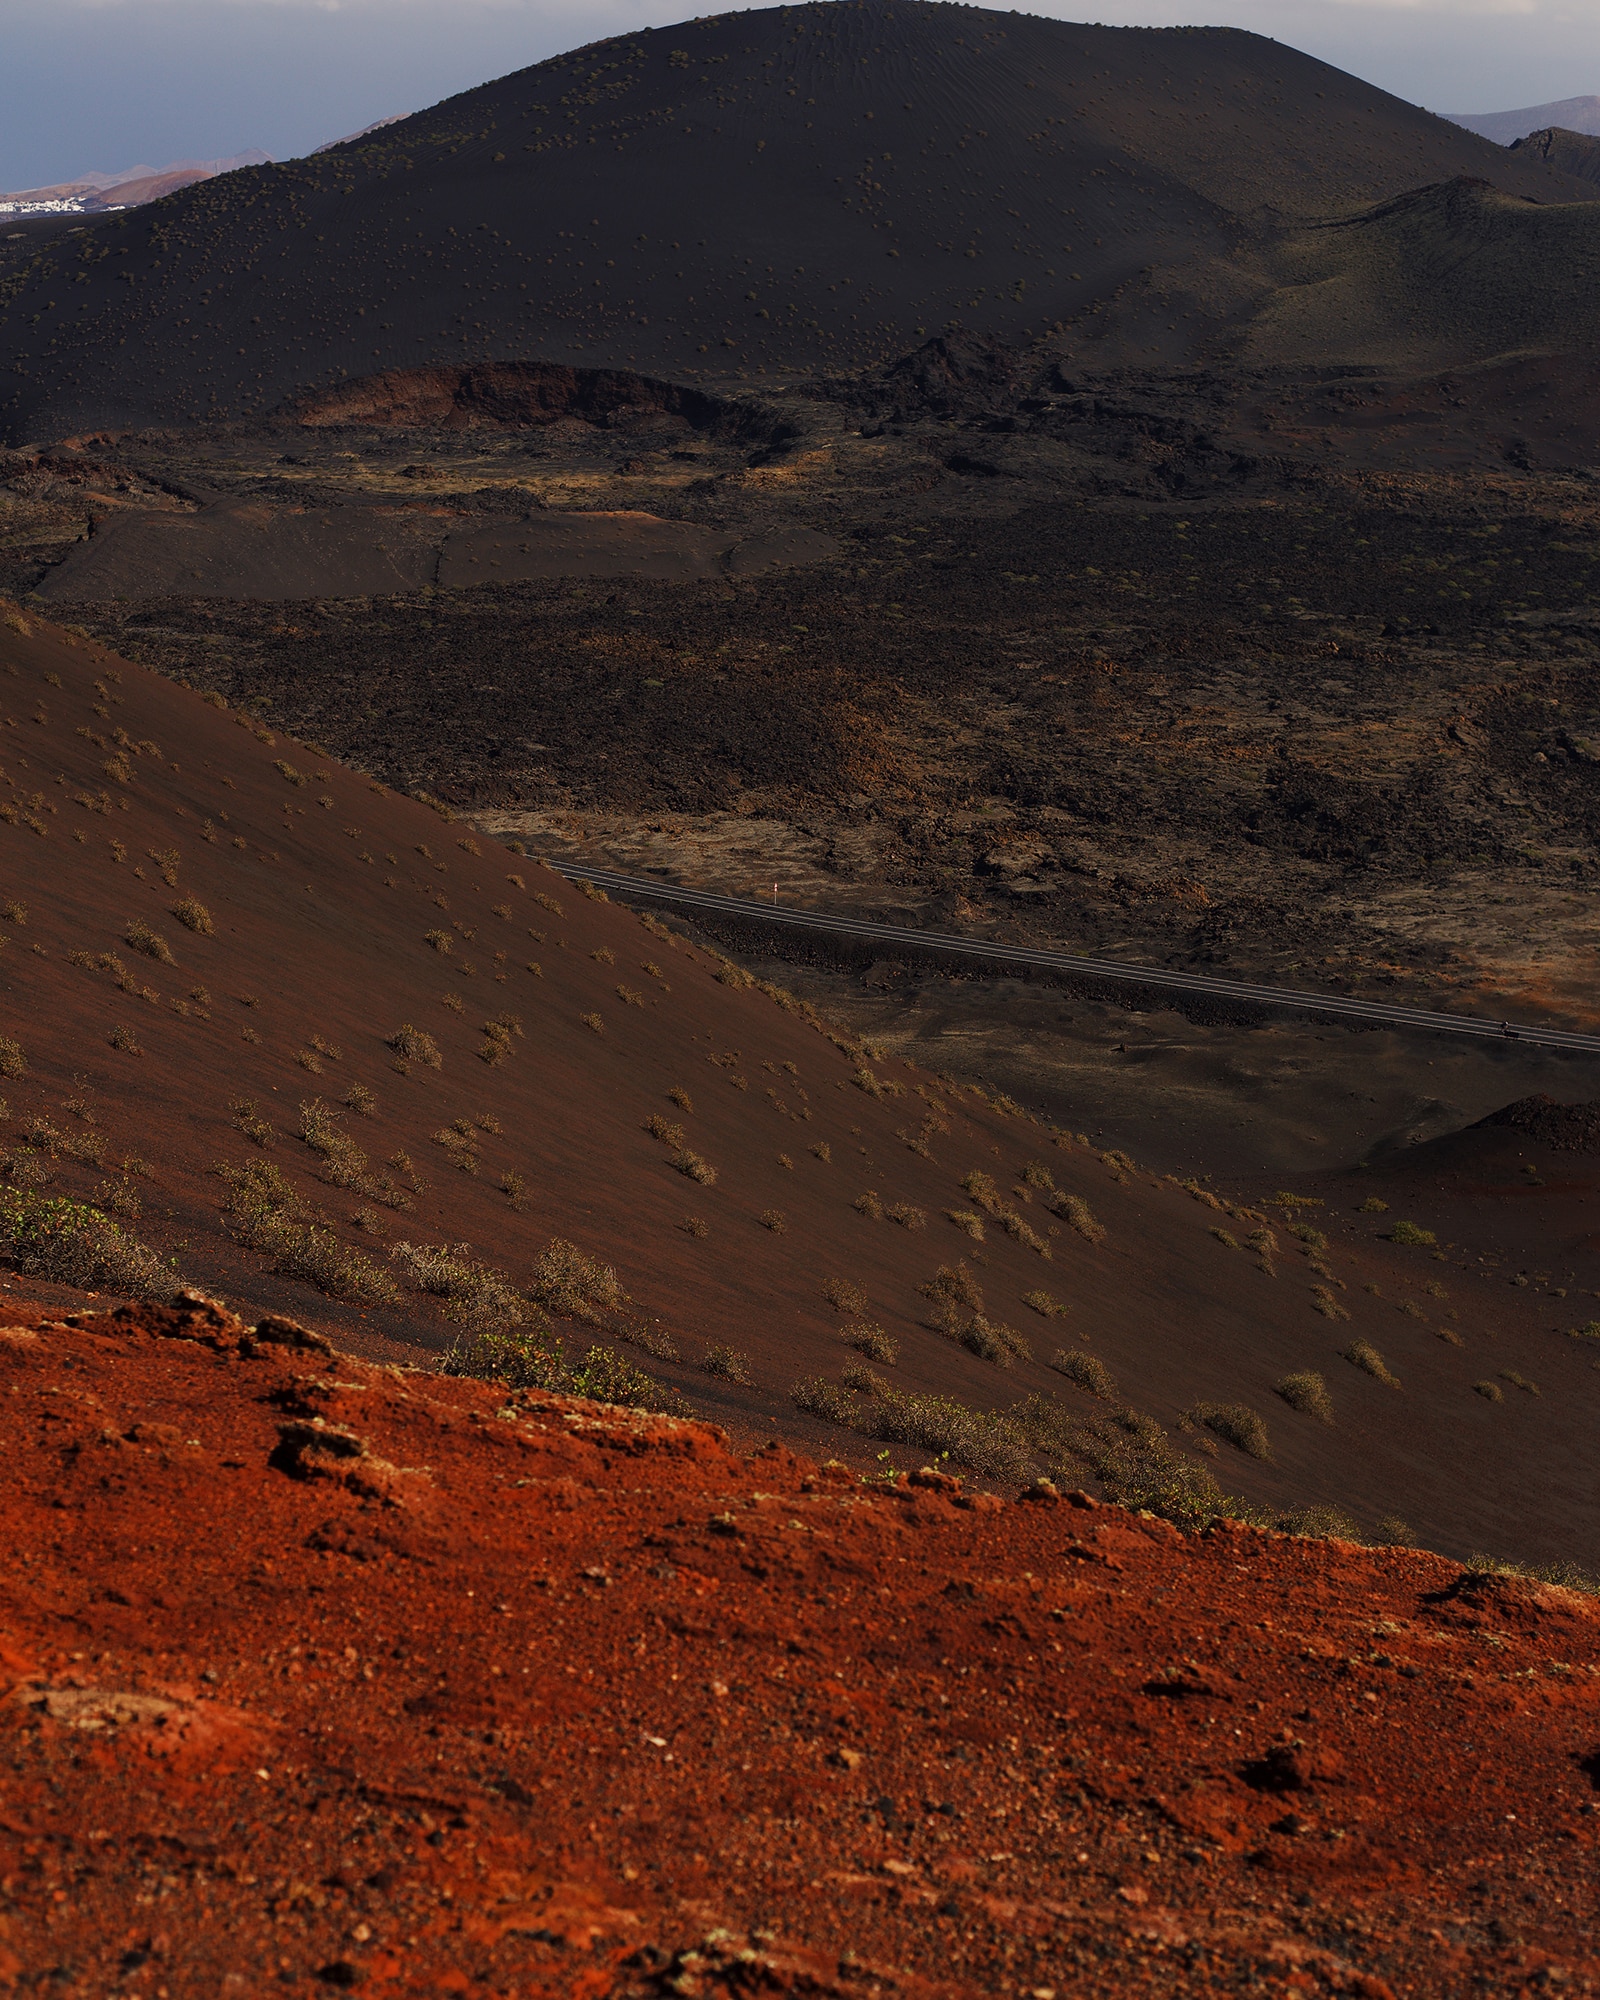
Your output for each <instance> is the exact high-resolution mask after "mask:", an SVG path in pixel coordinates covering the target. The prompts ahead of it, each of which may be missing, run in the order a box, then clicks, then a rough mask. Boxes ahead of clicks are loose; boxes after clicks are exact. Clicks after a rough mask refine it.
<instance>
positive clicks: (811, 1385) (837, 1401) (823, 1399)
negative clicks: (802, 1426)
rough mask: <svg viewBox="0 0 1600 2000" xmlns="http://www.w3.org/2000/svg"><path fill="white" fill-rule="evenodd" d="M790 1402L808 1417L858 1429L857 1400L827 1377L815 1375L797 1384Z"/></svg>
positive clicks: (858, 1412)
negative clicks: (821, 1418) (824, 1419)
mask: <svg viewBox="0 0 1600 2000" xmlns="http://www.w3.org/2000/svg"><path fill="white" fill-rule="evenodd" d="M789 1400H790V1402H791V1403H793V1404H794V1406H795V1408H796V1409H797V1410H800V1411H803V1412H804V1413H805V1415H807V1416H810V1417H825V1418H826V1419H827V1421H828V1422H829V1423H833V1424H844V1425H846V1426H847V1427H848V1428H850V1429H852V1430H854V1429H855V1428H856V1427H857V1426H856V1418H857V1416H858V1415H859V1414H860V1411H859V1406H858V1404H857V1403H856V1400H855V1398H854V1397H853V1396H852V1395H851V1394H850V1393H849V1391H848V1390H847V1389H841V1388H840V1387H839V1385H838V1384H837V1383H835V1382H830V1381H828V1380H827V1378H826V1377H825V1376H822V1375H814V1376H811V1377H809V1378H808V1379H807V1380H805V1381H803V1382H796V1383H795V1385H794V1387H793V1388H792V1389H791V1390H790V1391H789Z"/></svg>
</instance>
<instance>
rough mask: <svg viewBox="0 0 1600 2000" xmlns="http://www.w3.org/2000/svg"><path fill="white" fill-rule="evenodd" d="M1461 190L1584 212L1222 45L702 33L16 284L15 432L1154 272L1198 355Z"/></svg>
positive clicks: (1252, 43) (745, 365)
mask: <svg viewBox="0 0 1600 2000" xmlns="http://www.w3.org/2000/svg"><path fill="white" fill-rule="evenodd" d="M1462 176H1467V177H1479V178H1484V179H1489V180H1492V181H1493V183H1494V184H1495V186H1496V187H1498V188H1499V189H1501V190H1502V191H1503V192H1504V193H1506V194H1508V195H1511V196H1516V197H1522V198H1526V199H1529V200H1536V201H1543V202H1551V201H1555V202H1571V201H1575V200H1587V199H1592V198H1593V196H1594V192H1595V191H1594V188H1593V187H1592V185H1590V184H1588V183H1586V182H1583V181H1578V180H1574V179H1572V178H1571V177H1570V176H1569V175H1566V174H1563V173H1561V172H1559V171H1557V170H1556V168H1555V167H1553V166H1552V165H1550V164H1547V163H1546V162H1545V161H1544V160H1542V159H1540V158H1537V157H1535V156H1533V155H1532V154H1530V153H1518V154H1516V155H1508V154H1507V153H1505V152H1503V151H1502V150H1501V149H1499V148H1497V147H1494V146H1491V145H1490V144H1489V143H1488V142H1486V141H1485V140H1482V139H1480V138H1477V137H1476V136H1474V135H1472V134H1470V133H1468V132H1466V131H1465V130H1463V129H1462V128H1461V127H1460V126H1458V125H1454V124H1451V123H1449V122H1448V121H1446V120H1444V119H1441V118H1436V117H1433V116H1431V115H1430V114H1428V113H1426V112H1424V111H1421V110H1418V109H1417V108H1416V107H1415V106H1413V105H1409V104H1405V103H1403V102H1402V101H1400V100H1399V99H1397V98H1393V97H1389V96H1387V95H1386V94H1385V93H1384V92H1382V91H1380V90H1376V89H1374V88H1373V87H1372V86H1370V85H1368V84H1365V83H1362V82H1360V81H1358V80H1357V79H1356V78H1354V77H1350V76H1346V75H1344V74H1342V73H1341V72H1340V71H1337V70H1334V69H1330V68H1328V67H1327V66H1326V65H1325V64H1322V63H1319V62H1316V61H1314V60H1313V59H1312V58H1310V57H1309V56H1305V55H1302V54H1299V53H1297V52H1296V51H1295V50H1293V49H1289V48H1286V47H1284V46H1283V45H1281V44H1280V43H1277V42H1272V41H1268V40H1265V39H1263V38H1261V37H1258V36H1254V35H1249V34H1243V33H1238V32H1235V31H1232V30H1223V29H1215V30H1214V29H1204V30H1191V29H1162V30H1144V29H1137V30H1135V29H1120V28H1092V27H1084V26H1075V25H1071V24H1067V23H1063V22H1058V21H1049V20H1039V19H1033V18H1029V17H1027V16H1022V15H1015V14H1001V13H997V12H991V11H988V10H984V9H979V8H966V7H955V6H933V5H919V4H914V0H913V4H906V0H900V4H898V5H887V4H880V3H879V0H873V4H861V5H815V6H804V7H789V8H775V9H771V10H768V11H766V12H762V13H753V14H733V15H725V16H720V17H713V18H710V19H707V20H704V21H700V22H694V23H691V24H688V25H683V26H678V27H674V28H670V29H666V30H662V31H661V32H659V33H649V34H638V35H629V36H623V37H620V38H618V39H616V40H613V41H609V42H603V43H597V44H595V45H594V46H592V47H590V48H588V49H584V50H580V51H578V52H575V53H573V54H571V55H566V56H562V57H560V58H558V59H556V60H554V61H552V62H547V63H543V64H540V65H538V66H536V67H534V68H532V69H527V70H523V71H520V72H518V73H517V74H515V75H513V76H509V77H505V78H502V79H501V80H499V81H498V82H494V83H490V84H486V85H484V86H483V87H482V88H480V89H477V90H474V91H469V92H467V93H465V94H464V95H462V96H460V97H457V98H453V99H450V100H449V101H447V102H446V103H444V104H442V105H439V106H437V107H435V108H434V109H433V110H431V111H427V112H423V113H420V114H418V115H417V116H416V117H413V118H408V119H405V120H402V121H401V122H399V123H397V124H395V125H392V126H389V127H387V128H386V129H384V130H383V131H381V132H377V133H373V134H369V135H366V136H364V137H362V138H361V139H359V140H357V141H353V142H351V143H350V144H347V145H343V146H339V147H336V148H334V149H333V150H332V151H330V152H327V153H323V154H320V155H317V156H315V157H313V158H310V159H306V160H300V161H295V162H291V163H289V164H287V165H282V166H267V167H261V168H258V169H255V170H252V171H248V172H244V173H236V174H230V175H228V176H226V177H225V178H223V179H221V180H218V181H213V182H207V183H204V184H202V185H200V186H197V187H194V188H190V189H187V190H185V191H184V192H182V193H181V194H179V195H176V196H174V197H173V198H171V199H170V200H168V201H165V202H162V203H159V204H156V205H154V206H152V207H151V208H150V209H149V210H147V211H145V212H142V213H141V214H139V215H137V216H125V217H120V218H117V219H116V220H112V221H108V222H106V223H103V224H98V225H95V226H93V227H91V228H89V229H86V230H83V231H74V232H73V233H71V234H70V235H65V236H59V237H56V238H54V239H52V240H51V241H50V242H49V243H48V244H46V245H45V246H44V247H43V248H42V249H41V250H40V251H39V252H38V253H37V254H36V255H35V256H33V257H32V258H31V259H30V260H29V262H28V263H27V264H25V265H24V266H23V267H22V268H21V269H15V268H14V269H13V273H12V275H11V277H10V278H9V279H8V280H7V281H6V283H5V289H6V297H5V301H4V305H3V307H0V341H3V343H4V347H5V350H6V352H7V354H8V356H9V358H10V361H11V368H12V373H11V375H10V378H9V381H8V383H7V389H6V393H5V396H4V399H3V401H0V426H3V429H4V432H5V433H6V434H8V435H9V436H10V437H11V438H12V439H14V440H16V439H25V438H29V437H37V436H42V435H45V434H49V433H56V434H59V433H61V432H63V431H71V430H80V431H81V430H83V429H86V428H93V427H100V426H114V425H125V424H128V423H138V422H147V421H152V420H155V421H160V422H170V421H174V420H193V419H203V418H206V417H211V416H219V415H248V414H251V413H253V412H259V411H263V410H266V409H269V408H271V407H273V406H274V405H276V404H278V403H279V402H281V401H282V400H283V399H284V398H285V397H286V396H288V395H290V394H291V393H292V392H294V391H296V390H299V389H302V388H305V387H308V386H328V385H331V384H334V383H337V382H339V381H342V380H343V379H345V378H346V377H349V376H358V375H370V374H374V373H377V372H380V371H384V370H389V369H395V368H413V367H418V366H421V365H425V364H433V363H438V362H440V361H446V360H448V361H455V362H461V361H486V360H494V361H503V360H519V359H535V360H546V361H571V360H579V359H581V361H582V362H583V363H585V364H587V365H589V366H614V367H623V366H626V367H635V368H639V369H641V370H647V371H649V372H650V373H654V374H662V373H665V374H669V375H676V376H679V377H682V376H684V375H695V374H699V375H703V376H719V377H727V376H730V375H744V376H751V375H754V376H760V375H762V374H764V373H771V372H774V371H782V370H790V369H816V368H823V369H827V370H831V371H839V370H851V369H856V368H859V367H862V366H865V365H868V364H871V363H877V362H881V361H883V360H886V359H888V358H890V357H892V356H893V355H895V354H898V353H901V352H904V351H905V350H906V349H908V348H910V347H912V346H913V345H915V344H916V342H917V341H918V340H919V339H922V338H924V337H926V336H928V335H931V334H934V333H936V332H938V331H939V330H940V329H941V328H944V327H946V326H948V325H950V324H951V323H960V324H962V325H964V326H967V327H969V328H972V329H975V330H976V331H978V332H980V333H986V334H990V335H997V336H1001V337H1004V338H1007V339H1017V338H1024V337H1028V336H1036V335H1038V334H1040V333H1041V332H1043V331H1044V330H1045V329H1047V328H1052V327H1056V326H1059V325H1060V324H1062V323H1063V322H1066V323H1072V322H1074V321H1078V320H1082V319H1083V318H1084V316H1086V315H1088V314H1090V313H1092V312H1094V311H1095V310H1096V309H1097V308H1100V307H1102V306H1104V305H1105V304H1106V303H1107V302H1108V301H1110V300H1112V299H1114V298H1115V297H1116V295H1117V294H1118V293H1119V291H1120V290H1121V289H1122V288H1124V287H1127V286H1129V285H1130V284H1133V283H1135V281H1141V280H1142V281H1143V282H1145V283H1148V281H1149V274H1150V273H1151V271H1152V270H1154V271H1163V270H1182V271H1184V272H1186V273H1187V274H1188V277H1187V284H1188V289H1189V291H1190V292H1191V293H1192V294H1193V295H1194V297H1195V300H1196V307H1195V311H1194V321H1195V332H1196V336H1197V337H1198V336H1200V335H1201V334H1202V332H1203V331H1204V329H1206V328H1210V329H1213V330H1215V329H1217V328H1218V327H1219V326H1226V325H1227V324H1229V323H1230V321H1231V319H1232V318H1233V317H1234V316H1235V315H1236V313H1237V311H1238V310H1239V307H1240V305H1241V304H1242V299H1241V298H1240V296H1239V290H1238V288H1237V287H1230V283H1229V279H1228V274H1229V272H1230V269H1231V267H1232V266H1233V264H1234V263H1235V261H1236V260H1237V258H1238V256H1239V254H1240V252H1241V251H1243V250H1245V249H1246V248H1247V247H1248V246H1250V245H1253V244H1259V243H1260V242H1261V241H1262V239H1263V238H1270V237H1271V236H1272V235H1273V234H1274V233H1275V231H1276V230H1277V229H1278V228H1279V227H1281V225H1282V224H1284V223H1285V222H1305V221H1310V220H1314V219H1317V218H1320V217H1323V216H1328V215H1333V214H1339V213H1345V212H1348V211H1351V210H1353V209H1358V208H1362V207H1365V206H1369V205H1371V204H1373V203H1378V202H1382V201H1385V200H1387V199H1390V198H1392V197H1394V196H1397V195H1400V194H1402V193H1404V192H1406V191H1408V190H1410V189H1414V188H1416V187H1418V186H1420V185H1422V184H1425V183H1435V182H1440V181H1446V180H1450V179H1454V178H1458V177H1462ZM1206 274H1210V282H1207V281H1206ZM1246 289H1247V288H1246ZM1166 317H1167V316H1166V315H1163V319H1165V318H1166ZM1170 317H1171V319H1172V320H1173V322H1174V330H1177V329H1178V326H1179V325H1180V323H1181V315H1180V313H1179V312H1174V313H1173V314H1171V315H1170Z"/></svg>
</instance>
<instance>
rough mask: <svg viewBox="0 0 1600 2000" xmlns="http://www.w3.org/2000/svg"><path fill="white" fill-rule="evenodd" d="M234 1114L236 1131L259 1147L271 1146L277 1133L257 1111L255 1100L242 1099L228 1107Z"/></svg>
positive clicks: (249, 1098) (236, 1100)
mask: <svg viewBox="0 0 1600 2000" xmlns="http://www.w3.org/2000/svg"><path fill="white" fill-rule="evenodd" d="M228 1108H229V1110H230V1111H232V1113H233V1123H234V1129H235V1130H236V1131H239V1132H242V1133H243V1134H244V1136H245V1137H246V1138H247V1139H249V1140H251V1141H252V1142H253V1143H254V1144H255V1145H257V1146H270V1145H271V1144H272V1142H273V1140H274V1139H276V1138H277V1136H278V1135H277V1133H276V1132H275V1131H274V1130H273V1128H272V1126H271V1125H270V1124H269V1123H268V1122H267V1120H266V1119H265V1118H263V1117H262V1116H261V1114H260V1112H259V1111H257V1109H256V1104H255V1099H254V1098H252V1097H240V1098H237V1099H235V1101H234V1102H233V1103H232V1104H231V1105H230V1106H229V1107H228Z"/></svg>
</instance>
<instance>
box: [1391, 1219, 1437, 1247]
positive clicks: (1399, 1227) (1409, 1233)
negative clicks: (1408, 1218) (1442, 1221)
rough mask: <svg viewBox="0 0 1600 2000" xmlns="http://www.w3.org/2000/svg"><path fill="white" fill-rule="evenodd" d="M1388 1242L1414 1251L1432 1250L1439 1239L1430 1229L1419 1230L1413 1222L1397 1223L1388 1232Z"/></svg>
mask: <svg viewBox="0 0 1600 2000" xmlns="http://www.w3.org/2000/svg"><path fill="white" fill-rule="evenodd" d="M1389 1241H1390V1242H1391V1243H1399V1244H1404V1245H1409V1246H1410V1247H1411V1248H1412V1249H1416V1250H1432V1249H1435V1248H1436V1247H1437V1246H1438V1242H1439V1239H1438V1237H1437V1236H1435V1235H1434V1233H1433V1231H1432V1230H1431V1229H1419V1228H1418V1227H1417V1225H1416V1224H1415V1223H1414V1222H1397V1223H1396V1224H1395V1226H1394V1227H1393V1229H1391V1230H1390V1231H1389Z"/></svg>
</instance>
